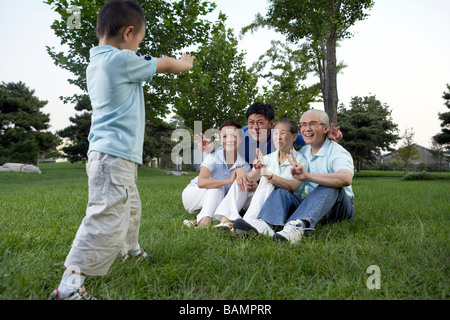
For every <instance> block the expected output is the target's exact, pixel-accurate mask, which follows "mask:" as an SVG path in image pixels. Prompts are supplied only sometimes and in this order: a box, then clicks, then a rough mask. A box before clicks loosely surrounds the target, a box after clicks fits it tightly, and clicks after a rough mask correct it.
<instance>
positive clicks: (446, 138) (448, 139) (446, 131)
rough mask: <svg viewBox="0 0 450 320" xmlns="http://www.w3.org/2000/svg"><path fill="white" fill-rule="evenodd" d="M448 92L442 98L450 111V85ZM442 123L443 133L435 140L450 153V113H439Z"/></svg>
mask: <svg viewBox="0 0 450 320" xmlns="http://www.w3.org/2000/svg"><path fill="white" fill-rule="evenodd" d="M447 90H448V91H447V92H444V95H443V96H442V98H443V99H444V100H445V103H444V105H445V106H446V107H447V109H450V84H447ZM439 119H440V120H441V121H442V123H441V128H442V129H441V132H440V133H438V134H436V135H435V136H433V140H434V141H436V142H437V143H438V144H440V145H442V146H443V147H445V148H446V149H447V151H450V111H448V112H443V113H439Z"/></svg>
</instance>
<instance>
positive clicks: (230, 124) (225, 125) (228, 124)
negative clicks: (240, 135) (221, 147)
mask: <svg viewBox="0 0 450 320" xmlns="http://www.w3.org/2000/svg"><path fill="white" fill-rule="evenodd" d="M228 126H232V127H236V128H238V129H240V128H242V126H241V125H240V124H239V123H237V122H236V121H234V120H227V121H225V122H224V123H222V124H221V125H220V127H219V131H222V129H223V127H228Z"/></svg>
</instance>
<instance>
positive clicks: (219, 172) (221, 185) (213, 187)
mask: <svg viewBox="0 0 450 320" xmlns="http://www.w3.org/2000/svg"><path fill="white" fill-rule="evenodd" d="M219 130H220V143H221V145H222V147H223V148H220V149H218V150H217V151H216V152H214V153H211V154H209V155H208V156H207V157H206V158H205V160H204V161H203V163H202V164H201V167H200V174H199V175H198V177H196V178H195V179H193V180H192V181H191V183H190V184H189V185H188V186H187V187H186V188H185V189H184V191H183V194H182V200H183V205H184V208H185V209H186V211H188V212H189V213H193V212H194V211H195V210H199V209H200V212H199V213H198V215H197V217H196V219H195V220H185V221H184V224H185V225H187V226H197V225H198V226H206V225H210V224H211V221H212V217H213V214H214V212H215V211H216V208H217V207H218V206H219V204H220V202H221V201H222V200H223V198H224V197H225V195H226V194H227V193H228V190H229V188H230V185H231V184H232V183H233V182H234V180H235V179H236V172H235V169H236V168H243V169H244V170H245V171H246V172H249V171H250V170H251V167H250V165H249V164H248V163H247V162H246V161H245V160H244V159H243V158H241V157H240V156H239V154H238V146H239V143H240V142H241V139H242V129H241V126H240V125H239V124H238V123H237V122H235V121H232V120H229V121H225V122H224V123H223V124H222V125H221V126H220V128H219Z"/></svg>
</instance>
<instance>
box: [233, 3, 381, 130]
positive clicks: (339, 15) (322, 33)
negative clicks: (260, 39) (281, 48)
mask: <svg viewBox="0 0 450 320" xmlns="http://www.w3.org/2000/svg"><path fill="white" fill-rule="evenodd" d="M373 4H374V2H373V1H372V0H330V1H323V0H305V1H298V0H270V2H269V8H268V11H267V13H266V16H265V17H263V16H262V15H261V14H258V15H257V16H256V18H255V20H254V21H253V23H251V24H250V25H248V26H246V27H245V28H243V30H242V32H243V33H245V32H248V31H254V30H256V29H258V28H260V27H269V28H273V29H274V30H275V31H277V32H280V33H281V34H283V35H285V36H286V39H287V40H288V41H289V42H291V43H295V44H298V43H299V42H300V41H302V40H306V42H307V43H308V45H309V46H310V47H311V48H312V50H313V51H314V58H313V62H314V64H315V67H316V69H315V70H316V72H317V74H318V76H319V79H320V88H321V91H322V98H323V102H324V107H325V111H326V112H327V113H328V115H329V116H330V120H331V121H332V122H334V123H337V103H338V97H337V84H336V75H337V72H338V64H337V62H336V46H337V42H338V41H339V40H342V39H344V38H348V37H350V36H351V33H350V32H349V31H348V29H349V28H350V27H351V26H352V25H354V24H355V23H356V22H357V21H359V20H364V19H366V18H367V16H368V14H367V12H366V10H369V9H371V8H372V6H373Z"/></svg>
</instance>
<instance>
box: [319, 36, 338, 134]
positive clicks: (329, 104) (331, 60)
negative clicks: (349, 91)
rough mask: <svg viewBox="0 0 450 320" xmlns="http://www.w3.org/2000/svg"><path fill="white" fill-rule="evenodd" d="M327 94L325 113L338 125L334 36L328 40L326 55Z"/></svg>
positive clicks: (324, 96) (324, 94)
mask: <svg viewBox="0 0 450 320" xmlns="http://www.w3.org/2000/svg"><path fill="white" fill-rule="evenodd" d="M325 59H326V70H325V86H324V87H325V92H322V94H323V98H324V99H323V102H324V108H325V112H326V113H327V114H328V116H329V117H330V122H332V123H334V124H335V125H337V124H338V123H337V105H338V94H337V68H336V37H335V36H334V35H332V36H329V37H328V38H327V49H326V53H325Z"/></svg>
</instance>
